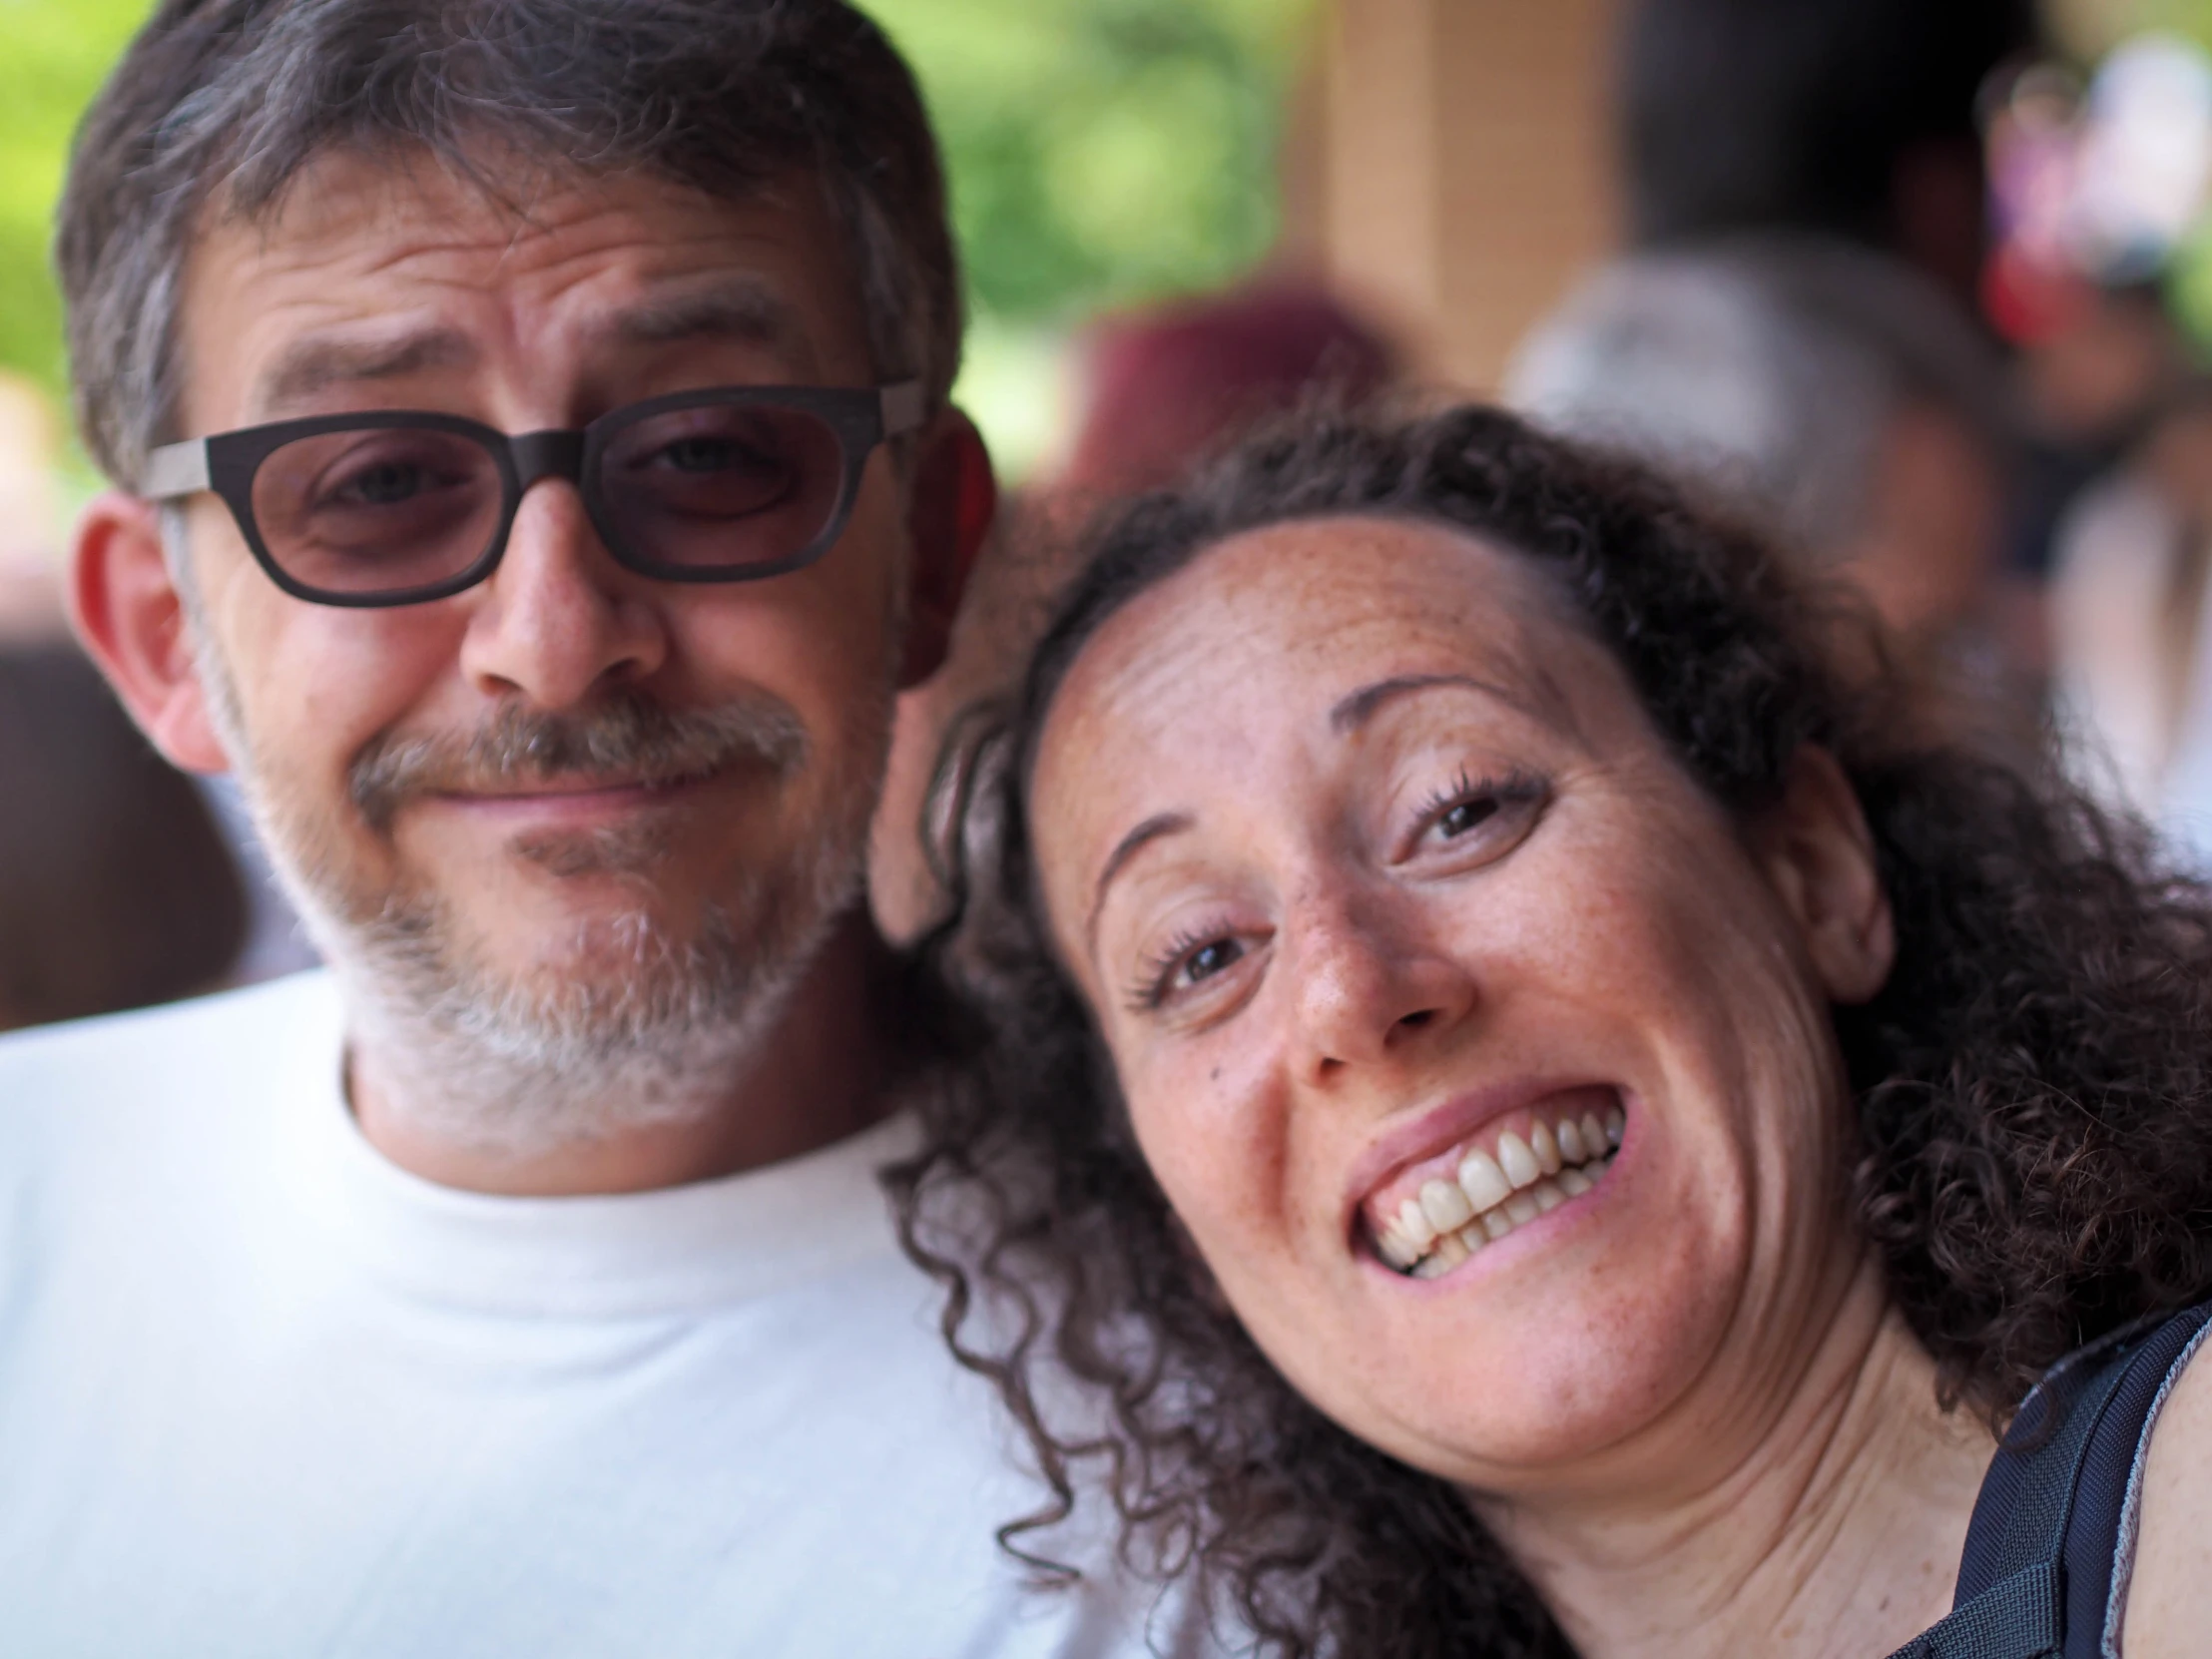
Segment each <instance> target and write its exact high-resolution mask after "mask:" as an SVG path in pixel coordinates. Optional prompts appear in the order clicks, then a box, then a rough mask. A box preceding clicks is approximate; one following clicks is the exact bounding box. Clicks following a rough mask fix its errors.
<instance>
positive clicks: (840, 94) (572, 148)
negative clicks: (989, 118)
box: [56, 0, 961, 486]
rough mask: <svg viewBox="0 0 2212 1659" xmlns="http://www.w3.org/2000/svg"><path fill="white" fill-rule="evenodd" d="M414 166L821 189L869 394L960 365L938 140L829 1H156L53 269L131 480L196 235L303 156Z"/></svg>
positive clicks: (136, 477)
mask: <svg viewBox="0 0 2212 1659" xmlns="http://www.w3.org/2000/svg"><path fill="white" fill-rule="evenodd" d="M347 150H350V151H355V152H368V153H372V154H388V155H391V156H393V157H394V158H395V159H402V158H404V156H405V155H406V154H407V153H408V152H410V151H426V152H427V153H428V154H429V155H430V156H432V157H434V158H435V159H436V160H437V161H438V162H439V163H440V164H442V165H444V166H446V167H448V168H451V169H453V170H455V171H457V172H459V173H460V174H462V175H463V176H466V177H469V178H471V179H473V180H475V181H476V182H478V183H480V184H481V185H483V186H484V188H486V189H487V190H496V189H500V188H503V187H505V186H507V185H510V184H512V183H513V182H514V181H513V179H512V177H511V174H512V169H513V167H514V166H515V165H516V164H518V163H519V164H521V165H524V166H526V167H534V168H538V169H542V170H544V171H546V172H548V173H551V174H554V175H563V174H566V175H576V174H581V175H584V176H587V177H593V176H604V175H615V174H621V173H624V172H642V173H646V174H650V175H653V176H656V177H659V178H662V179H666V180H669V181H672V182H674V183H677V184H681V185H686V186H690V187H693V188H695V189H698V190H702V191H705V192H707V193H708V194H710V195H714V196H718V197H723V198H726V199H742V198H745V197H747V196H749V195H751V194H753V193H756V192H758V191H759V190H760V189H761V188H762V187H763V186H764V185H765V184H767V183H768V182H769V181H770V180H771V179H773V178H775V177H777V176H779V175H782V174H785V173H788V172H792V171H795V170H797V171H803V172H806V173H811V174H812V175H813V176H814V177H815V178H817V179H818V180H819V181H820V182H821V184H822V186H823V188H824V190H825V191H826V193H827V198H828V201H829V204H830V209H831V211H832V213H833V215H834V217H835V219H836V221H837V223H838V225H839V226H840V228H841V230H842V232H843V235H844V239H845V243H846V247H847V249H848V251H849V253H850V256H851V260H852V269H853V275H854V278H855V281H856V284H857V287H858V291H859V297H860V301H861V304H862V307H863V311H864V314H865V317H866V325H867V331H868V346H869V348H870V350H871V352H872V354H873V356H874V360H875V361H874V366H875V371H876V373H877V375H878V377H879V378H881V379H885V380H890V379H904V378H907V377H918V378H919V379H921V381H922V382H923V384H924V387H925V389H926V392H927V398H928V406H929V407H930V408H932V409H934V408H936V407H937V406H939V405H940V404H941V403H942V402H943V400H944V398H945V397H946V396H947V394H948V393H949V390H950V387H951V383H952V378H953V375H954V373H955V371H956V370H957V368H958V364H959V350H960V323H961V317H960V296H959V278H958V272H957V267H956V261H955V257H954V254H953V249H952V239H951V233H950V231H949V229H948V228H947V225H946V216H945V192H944V181H943V175H942V169H941V165H940V163H939V160H938V156H937V150H936V144H935V141H934V139H933V138H932V136H931V134H930V131H929V125H928V118H927V116H926V114H925V112H924V110H923V107H922V101H921V96H920V93H919V91H918V89H917V88H916V87H915V85H914V81H913V77H912V74H911V73H910V72H909V71H908V69H907V68H906V65H905V64H904V63H903V62H902V61H901V60H900V58H899V56H898V54H897V52H896V51H895V50H894V49H893V48H892V47H891V45H890V44H889V42H888V41H886V40H885V39H884V37H883V35H882V33H881V31H879V30H878V29H877V28H876V26H875V25H874V24H873V23H871V22H869V21H868V20H867V19H866V18H865V17H863V16H861V15H860V14H859V13H858V12H857V11H855V10H853V9H852V8H851V7H850V6H847V5H844V4H841V3H840V0H163V4H161V5H160V6H159V8H158V9H157V10H156V11H155V13H154V16H153V18H152V19H151V20H150V21H149V22H148V23H147V25H146V27H145V28H144V30H142V31H141V32H140V34H139V36H138V38H137V40H136V41H134V42H133V43H132V45H131V48H130V50H129V51H128V52H127V53H126V54H125V55H124V58H123V61H122V63H121V64H120V66H119V67H118V68H117V69H116V71H115V74H114V75H113V76H112V77H111V78H110V80H109V82H108V84H107V86H106V87H105V89H103V91H102V92H101V94H100V96H99V98H98V99H97V100H96V101H95V102H94V104H93V106H92V108H91V110H90V111H89V112H88V113H87V115H86V117H85V122H84V126H83V128H82V130H81V131H80V133H79V135H78V141H77V148H76V154H75V158H74V160H73V162H72V165H71V168H70V175H69V184H68V188H67V190H66V192H65V193H64V196H63V200H62V207H61V216H60V217H61V223H60V233H59V238H58V241H57V246H56V260H57V264H58V265H59V267H60V273H61V281H62V291H63V295H64V298H65V300H66V302H67V306H68V312H69V344H70V354H71V359H72V375H73V379H74V382H75V386H76V396H77V409H78V418H79V421H80V423H81V425H82V428H83V431H84V436H85V442H86V444H87V446H88V447H89V448H90V449H91V451H92V454H93V456H94V458H95V459H96V460H98V461H99V463H100V464H101V466H102V467H103V468H105V469H106V471H107V472H108V473H109V475H110V476H111V477H113V478H115V479H117V480H118V481H119V482H121V483H123V484H125V485H127V486H129V485H138V484H141V483H142V482H143V476H142V473H143V467H144V465H145V460H146V456H147V454H148V452H149V451H150V450H151V449H152V448H153V447H154V446H155V445H157V444H160V443H163V442H166V441H169V440H170V439H172V438H174V437H178V436H181V435H183V434H181V433H179V432H178V431H177V430H176V419H177V411H178V403H179V394H180V386H179V384H178V377H179V364H178V361H177V335H178V308H179V303H180V298H181V290H182V282H183V273H184V271H185V269H186V265H187V261H188V259H189V256H190V253H191V249H192V246H193V243H194V241H195V239H196V238H197V237H198V236H199V235H200V234H201V232H202V231H203V230H204V229H205V228H206V227H207V226H208V225H210V224H212V223H221V222H224V221H226V220H230V221H244V222H247V223H253V222H256V221H257V220H266V219H267V217H268V216H270V215H272V214H273V213H275V212H276V211H277V209H278V208H279V207H280V205H281V203H282V199H283V197H284V193H285V191H286V190H287V188H288V187H289V186H290V185H291V184H292V183H293V182H294V181H295V180H296V179H297V178H298V177H299V175H300V173H301V171H302V170H303V169H304V168H306V167H307V166H308V164H309V163H311V162H313V161H314V160H316V159H317V158H318V157H320V156H322V155H325V154H327V153H331V152H334V151H347Z"/></svg>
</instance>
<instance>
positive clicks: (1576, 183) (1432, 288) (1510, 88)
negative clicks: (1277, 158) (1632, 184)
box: [1312, 0, 1620, 392]
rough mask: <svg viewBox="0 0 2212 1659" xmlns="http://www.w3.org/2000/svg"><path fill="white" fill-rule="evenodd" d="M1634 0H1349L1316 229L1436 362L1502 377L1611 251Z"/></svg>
mask: <svg viewBox="0 0 2212 1659" xmlns="http://www.w3.org/2000/svg"><path fill="white" fill-rule="evenodd" d="M1619 4H1620V0H1333V7H1334V10H1333V15H1332V16H1331V18H1330V19H1329V23H1328V28H1327V30H1326V32H1325V48H1324V49H1325V51H1326V53H1327V57H1326V61H1325V64H1324V66H1323V76H1322V97H1321V99H1320V112H1319V119H1320V129H1321V133H1320V149H1321V153H1322V160H1321V166H1320V168H1319V170H1318V171H1319V181H1318V182H1319V186H1320V189H1319V191H1318V197H1319V201H1318V204H1317V209H1318V217H1319V226H1318V235H1315V236H1313V238H1312V240H1313V241H1314V242H1315V243H1316V244H1318V246H1319V249H1320V252H1321V258H1322V264H1323V268H1324V270H1325V271H1326V272H1327V273H1328V274H1329V276H1330V277H1331V278H1332V279H1333V280H1335V281H1336V282H1337V283H1338V284H1339V285H1340V286H1341V287H1342V289H1343V291H1344V292H1345V293H1346V294H1347V296H1348V297H1350V298H1351V299H1353V300H1354V301H1355V302H1357V303H1361V304H1364V305H1366V306H1367V307H1369V308H1370V309H1371V310H1373V311H1374V312H1375V314H1376V315H1377V316H1378V317H1379V318H1380V319H1381V320H1383V322H1384V323H1386V324H1388V325H1390V326H1392V327H1394V328H1395V329H1396V330H1397V331H1398V332H1399V334H1400V335H1401V337H1403V338H1404V339H1405V341H1406V342H1407V344H1408V345H1409V346H1410V347H1411V348H1412V350H1413V352H1414V354H1415V358H1416V361H1417V363H1418V364H1419V366H1420V367H1421V369H1422V370H1423V371H1424V372H1425V373H1427V374H1428V375H1430V376H1432V377H1436V378H1440V379H1443V380H1447V381H1450V382H1453V383H1455V384H1458V385H1460V386H1463V387H1466V388H1468V389H1470V390H1473V391H1477V392H1486V391H1489V390H1491V389H1493V388H1494V387H1495V385H1496V383H1497V378H1498V374H1499V372H1500V370H1501V369H1502V368H1503V366H1504V364H1505V360H1506V357H1507V355H1508V354H1509V353H1510V352H1511V350H1512V347H1513V345H1514V343H1515V342H1516V341H1517V340H1518V339H1519V338H1520V336H1521V333H1522V331H1523V330H1524V329H1526V327H1527V326H1528V324H1529V323H1531V322H1532V321H1534V320H1535V319H1536V318H1537V317H1538V316H1540V315H1541V314H1542V313H1543V312H1544V310H1545V309H1546V308H1548V307H1549V306H1550V305H1551V304H1552V302H1553V301H1554V300H1555V299H1557V298H1558V296H1559V295H1560V293H1561V292H1563V291H1564V289H1565V286H1566V284H1567V283H1568V282H1569V281H1571V280H1572V279H1573V277H1575V276H1576V274H1577V273H1579V272H1580V271H1581V270H1583V269H1584V268H1585V267H1586V266H1587V265H1588V264H1589V263H1590V262H1592V261H1594V260H1597V259H1601V258H1603V257H1604V256H1605V255H1606V254H1607V253H1608V252H1609V251H1610V250H1611V249H1612V247H1613V245H1614V242H1615V240H1616V236H1617V231H1616V220H1617V210H1616V207H1615V203H1616V199H1617V192H1616V189H1615V186H1614V150H1613V128H1612V117H1611V109H1610V103H1611V83H1612V53H1613V30H1614V24H1615V19H1616V15H1617V12H1618V7H1619Z"/></svg>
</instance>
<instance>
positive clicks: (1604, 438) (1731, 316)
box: [1504, 236, 2019, 556]
mask: <svg viewBox="0 0 2212 1659" xmlns="http://www.w3.org/2000/svg"><path fill="white" fill-rule="evenodd" d="M1504 396H1505V401H1507V402H1508V403H1510V404H1511V405H1513V406H1514V407H1515V408H1517V409H1519V410H1521V411H1522V412H1523V413H1525V414H1527V415H1528V416H1529V417H1530V418H1531V419H1534V420H1536V421H1537V422H1538V423H1540V424H1542V425H1545V426H1549V427H1551V428H1553V429H1554V430H1557V431H1560V432H1564V433H1566V434H1568V435H1569V436H1572V437H1577V438H1581V439H1583V440H1585V441H1589V442H1596V443H1602V444H1605V445H1608V446H1610V447H1613V448H1617V449H1621V450H1625V451H1627V452H1628V453H1631V454H1634V455H1636V456H1638V457H1640V458H1642V459H1643V460H1645V461H1647V462H1649V463H1651V464H1653V465H1656V466H1658V467H1659V468H1661V469H1662V470H1664V471H1671V472H1674V473H1676V474H1677V475H1678V476H1684V477H1687V478H1688V479H1689V480H1690V481H1691V482H1693V483H1695V484H1697V485H1699V486H1702V487H1705V488H1709V489H1714V490H1718V491H1719V492H1721V494H1722V495H1723V496H1724V497H1726V498H1728V499H1729V500H1731V501H1732V502H1733V503H1735V504H1736V505H1738V506H1740V507H1742V508H1744V509H1748V510H1749V511H1750V512H1751V513H1752V514H1754V515H1755V516H1756V517H1757V518H1758V519H1759V520H1760V521H1761V523H1762V525H1763V526H1764V527H1765V528H1767V529H1768V530H1770V531H1771V532H1773V533H1776V534H1779V535H1780V536H1782V537H1783V538H1784V539H1785V540H1786V541H1787V542H1788V543H1790V544H1791V545H1792V546H1794V547H1796V548H1798V549H1800V550H1802V551H1804V552H1806V553H1809V554H1813V555H1816V556H1818V555H1822V554H1829V553H1834V552H1837V551H1839V550H1840V549H1841V548H1843V547H1844V546H1846V545H1847V544H1849V543H1850V541H1851V540H1852V539H1853V538H1854V536H1856V535H1857V534H1858V533H1859V531H1860V530H1861V528H1862V526H1863V520H1864V516H1865V513H1866V510H1867V502H1868V498H1869V495H1870V493H1871V492H1870V488H1869V485H1870V481H1871V478H1872V475H1873V471H1874V467H1875V465H1876V456H1877V453H1878V450H1879V448H1880V445H1881V442H1882V437H1883V431H1884V428H1885V426H1886V425H1887V423H1888V421H1889V419H1890V417H1891V415H1892V414H1893V413H1894V412H1895V411H1896V410H1898V409H1899V408H1900V407H1901V406H1903V405H1905V404H1908V403H1912V402H1927V403H1931V404H1934V405H1936V407H1938V408H1940V409H1942V410H1943V411H1944V412H1946V413H1948V414H1950V415H1951V416H1952V417H1954V418H1955V419H1957V420H1959V421H1960V422H1961V423H1962V424H1963V425H1964V426H1965V428H1966V429H1967V430H1968V431H1969V432H1971V433H1972V434H1973V436H1974V437H1975V438H1976V439H1977V440H1978V441H1979V442H1980V443H1981V444H1982V445H1984V446H1985V448H1986V450H1987V452H1988V454H1989V456H1990V459H1991V462H1992V464H1993V465H1995V466H1996V467H1997V468H1998V470H1999V472H2000V474H2001V473H2004V472H2006V471H2008V470H2009V468H2010V466H2011V465H2012V464H2013V462H2014V461H2015V460H2016V458H2017V457H2016V450H2017V448H2018V445H2019V430H2018V425H2017V422H2016V420H2015V419H2014V417H2013V416H2012V414H2011V412H2010V406H2009V400H2008V398H2007V395H2006V386H2005V380H2004V370H2003V366H2002V364H2001V362H2000V361H1999V359H1998V357H1997V354H1996V352H1995V349H1994V348H1993V347H1992V346H1991V345H1990V344H1989V342H1988V341H1986V340H1985V339H1983V338H1982V337H1981V335H1980V334H1979V332H1978V331H1977V329H1976V327H1975V325H1974V323H1973V322H1972V321H1971V320H1970V319H1969V318H1967V317H1966V316H1964V315H1963V314H1961V313H1960V311H1959V310H1958V307H1957V306H1956V305H1955V304H1954V303H1953V302H1952V301H1951V300H1950V299H1949V297H1948V296H1947V295H1945V294H1943V293H1942V292H1940V291H1939V290H1937V289H1936V287H1935V286H1934V285H1933V284H1932V283H1930V282H1928V281H1927V280H1926V279H1925V278H1923V277H1920V276H1919V275H1917V274H1916V273H1914V272H1912V271H1910V270H1908V269H1907V268H1905V267H1903V266H1901V265H1900V264H1898V263H1897V262H1896V261H1894V260H1891V259H1887V258H1885V257H1883V256H1881V255H1877V254H1873V253H1870V252H1867V251H1865V250H1863V249H1860V248H1857V247H1854V246H1852V245H1850V244H1847V243H1843V242H1839V241H1834V240H1831V239H1827V238H1821V237H1806V236H1761V237H1750V236H1747V237H1740V238H1732V239H1726V240H1722V241H1717V242H1714V243H1711V244H1707V245H1703V246H1695V247H1683V248H1676V249H1663V250H1654V251H1651V252H1647V253H1639V254H1633V255H1630V256H1627V257H1626V258H1623V259H1621V260H1618V261H1616V262H1615V263H1613V264H1612V265H1609V266H1607V267H1605V268H1604V269H1602V270H1601V271H1599V272H1598V273H1597V274H1596V275H1595V276H1593V277H1590V278H1589V279H1588V280H1586V281H1585V282H1584V283H1583V284H1582V285H1581V286H1580V287H1579V288H1577V289H1576V290H1575V291H1574V292H1573V293H1571V294H1570V295H1569V296H1568V297H1567V299H1566V300H1565V301H1564V302H1563V303H1562V304H1561V305H1560V306H1559V307H1558V308H1557V309H1556V310H1555V311H1553V312H1552V313H1551V314H1550V315H1549V316H1548V317H1546V318H1545V319H1544V320H1543V321H1542V322H1541V323H1539V324H1538V325H1537V327H1536V328H1535V329H1534V330H1532V331H1531V332H1530V334H1529V335H1528V337H1527V338H1526V340H1524V341H1523V342H1522V344H1521V346H1520V348H1519V350H1518V351H1517V352H1516V353H1515V354H1514V358H1513V362H1512V364H1511V365H1510V367H1509V368H1508V370H1507V372H1506V378H1505V386H1504Z"/></svg>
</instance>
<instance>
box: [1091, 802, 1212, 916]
mask: <svg viewBox="0 0 2212 1659" xmlns="http://www.w3.org/2000/svg"><path fill="white" fill-rule="evenodd" d="M1194 822H1195V821H1194V820H1193V819H1192V818H1191V815H1190V814H1188V813H1156V814H1154V815H1153V816H1152V817H1151V818H1148V819H1146V820H1145V821H1144V823H1142V824H1140V825H1138V826H1137V828H1136V829H1134V830H1130V831H1129V833H1128V834H1126V835H1124V836H1122V837H1121V839H1120V841H1119V842H1117V843H1116V844H1115V847H1114V850H1113V851H1112V852H1110V853H1108V854H1107V855H1106V865H1105V867H1104V868H1103V869H1101V870H1100V871H1099V872H1098V885H1097V886H1095V887H1094V888H1092V890H1091V913H1090V915H1089V917H1088V918H1087V919H1086V920H1085V921H1084V923H1083V939H1084V944H1085V947H1086V948H1089V947H1090V946H1092V945H1095V944H1096V943H1097V941H1098V912H1099V911H1100V910H1102V909H1104V908H1105V906H1106V888H1107V887H1108V886H1109V885H1110V884H1111V883H1112V881H1113V879H1114V877H1115V876H1117V875H1119V874H1120V873H1121V871H1122V866H1123V865H1125V864H1127V863H1128V862H1129V860H1130V859H1131V858H1134V857H1135V856H1136V855H1137V854H1138V853H1139V852H1140V851H1142V850H1143V849H1144V848H1145V847H1147V846H1149V845H1151V844H1152V843H1153V842H1154V841H1156V840H1158V839H1159V838H1160V837H1161V836H1163V835H1177V834H1181V833H1182V832H1183V831H1184V830H1188V829H1190V828H1191V826H1192V824H1193V823H1194Z"/></svg>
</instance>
